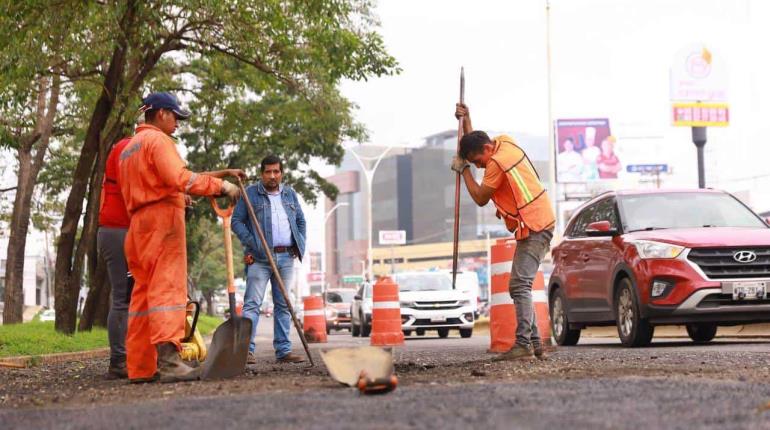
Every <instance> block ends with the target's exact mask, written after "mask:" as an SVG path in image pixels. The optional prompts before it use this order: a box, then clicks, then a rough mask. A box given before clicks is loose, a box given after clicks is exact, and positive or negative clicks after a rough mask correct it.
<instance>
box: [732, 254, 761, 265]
mask: <svg viewBox="0 0 770 430" xmlns="http://www.w3.org/2000/svg"><path fill="white" fill-rule="evenodd" d="M756 259H757V254H756V253H755V252H754V251H738V252H736V253H735V254H733V260H735V261H737V262H739V263H751V262H753V261H754V260H756Z"/></svg>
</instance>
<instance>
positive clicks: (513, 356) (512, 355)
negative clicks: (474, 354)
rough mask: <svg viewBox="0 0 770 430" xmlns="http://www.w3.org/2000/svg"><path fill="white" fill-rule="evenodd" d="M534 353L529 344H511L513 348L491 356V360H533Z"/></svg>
mask: <svg viewBox="0 0 770 430" xmlns="http://www.w3.org/2000/svg"><path fill="white" fill-rule="evenodd" d="M534 359H535V355H534V354H533V352H532V347H530V346H529V345H527V346H524V345H519V344H518V343H517V344H516V345H513V348H511V349H509V350H508V351H506V352H504V353H502V354H500V355H498V356H497V357H495V358H493V359H492V361H514V360H534Z"/></svg>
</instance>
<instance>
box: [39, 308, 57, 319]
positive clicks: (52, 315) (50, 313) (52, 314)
mask: <svg viewBox="0 0 770 430" xmlns="http://www.w3.org/2000/svg"><path fill="white" fill-rule="evenodd" d="M40 321H56V311H55V310H53V309H46V310H44V311H41V312H40Z"/></svg>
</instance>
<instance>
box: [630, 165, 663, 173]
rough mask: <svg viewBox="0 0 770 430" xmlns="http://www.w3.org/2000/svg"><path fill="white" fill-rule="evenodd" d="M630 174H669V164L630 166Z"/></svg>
mask: <svg viewBox="0 0 770 430" xmlns="http://www.w3.org/2000/svg"><path fill="white" fill-rule="evenodd" d="M626 171H628V173H668V164H629V165H628V166H626Z"/></svg>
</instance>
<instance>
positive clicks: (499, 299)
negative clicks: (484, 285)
mask: <svg viewBox="0 0 770 430" xmlns="http://www.w3.org/2000/svg"><path fill="white" fill-rule="evenodd" d="M512 304H513V299H512V298H511V295H510V294H509V293H495V294H492V298H491V299H490V300H489V305H490V306H497V305H512Z"/></svg>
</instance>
